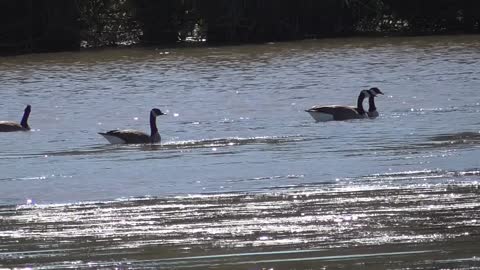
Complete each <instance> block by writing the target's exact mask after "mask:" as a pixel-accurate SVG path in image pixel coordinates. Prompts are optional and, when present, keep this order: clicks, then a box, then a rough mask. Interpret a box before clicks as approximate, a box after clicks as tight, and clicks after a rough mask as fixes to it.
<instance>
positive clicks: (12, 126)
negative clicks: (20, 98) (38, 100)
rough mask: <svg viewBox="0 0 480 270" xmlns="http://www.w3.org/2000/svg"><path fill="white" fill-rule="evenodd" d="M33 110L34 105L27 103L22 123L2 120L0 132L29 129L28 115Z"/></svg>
mask: <svg viewBox="0 0 480 270" xmlns="http://www.w3.org/2000/svg"><path fill="white" fill-rule="evenodd" d="M31 111H32V106H30V105H27V107H25V110H24V112H23V117H22V121H20V124H18V123H15V122H12V121H0V132H12V131H29V130H30V126H29V125H28V117H29V116H30V112H31Z"/></svg>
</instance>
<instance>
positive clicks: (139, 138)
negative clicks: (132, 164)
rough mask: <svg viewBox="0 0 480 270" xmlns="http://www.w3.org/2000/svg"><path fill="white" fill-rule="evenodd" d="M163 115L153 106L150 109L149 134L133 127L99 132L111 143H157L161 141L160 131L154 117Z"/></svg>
mask: <svg viewBox="0 0 480 270" xmlns="http://www.w3.org/2000/svg"><path fill="white" fill-rule="evenodd" d="M159 115H164V113H162V111H160V110H159V109H157V108H154V109H152V110H151V111H150V135H148V134H146V133H144V132H142V131H138V130H133V129H124V130H110V131H108V132H99V133H98V134H100V135H102V136H103V137H104V138H105V139H107V141H109V142H110V143H112V144H125V143H127V144H144V143H159V142H160V141H161V137H160V133H158V129H157V123H156V118H157V116H159Z"/></svg>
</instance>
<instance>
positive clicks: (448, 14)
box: [0, 0, 480, 53]
mask: <svg viewBox="0 0 480 270" xmlns="http://www.w3.org/2000/svg"><path fill="white" fill-rule="evenodd" d="M479 25H480V1H478V0H402V1H398V0H321V1H319V0H295V1H294V0H208V1H202V0H161V1H158V0H0V53H28V52H39V51H56V50H75V49H78V48H80V47H82V46H83V47H101V46H118V45H130V44H144V45H150V44H155V45H158V44H172V43H178V42H187V41H188V42H191V41H205V40H206V41H208V42H215V43H247V42H265V41H280V40H295V39H305V38H317V37H333V36H345V35H362V34H372V33H373V34H376V33H382V34H385V33H389V34H392V33H395V34H408V35H419V34H442V33H479V32H480V26H479Z"/></svg>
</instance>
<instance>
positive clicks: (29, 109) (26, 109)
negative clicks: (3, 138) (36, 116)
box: [25, 105, 32, 113]
mask: <svg viewBox="0 0 480 270" xmlns="http://www.w3.org/2000/svg"><path fill="white" fill-rule="evenodd" d="M31 111H32V106H30V105H27V107H25V113H30V112H31Z"/></svg>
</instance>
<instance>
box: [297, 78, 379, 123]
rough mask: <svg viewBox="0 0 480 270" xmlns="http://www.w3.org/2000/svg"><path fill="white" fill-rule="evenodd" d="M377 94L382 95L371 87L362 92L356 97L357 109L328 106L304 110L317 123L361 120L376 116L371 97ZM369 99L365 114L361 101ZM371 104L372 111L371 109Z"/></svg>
mask: <svg viewBox="0 0 480 270" xmlns="http://www.w3.org/2000/svg"><path fill="white" fill-rule="evenodd" d="M377 94H383V93H382V92H381V91H380V89H378V88H376V87H373V88H370V89H369V90H362V91H361V92H360V94H359V95H358V99H357V107H352V106H339V105H330V106H318V105H317V106H313V107H312V108H310V109H308V110H305V111H306V112H308V113H309V114H310V115H311V116H312V118H313V119H315V120H316V121H317V122H324V121H332V120H333V121H343V120H350V119H362V118H368V117H376V116H378V112H376V108H375V103H374V101H373V97H375V96H376V95H377ZM365 98H369V103H370V108H369V111H368V112H366V111H365V110H364V108H363V100H364V99H365ZM372 104H373V109H372Z"/></svg>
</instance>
